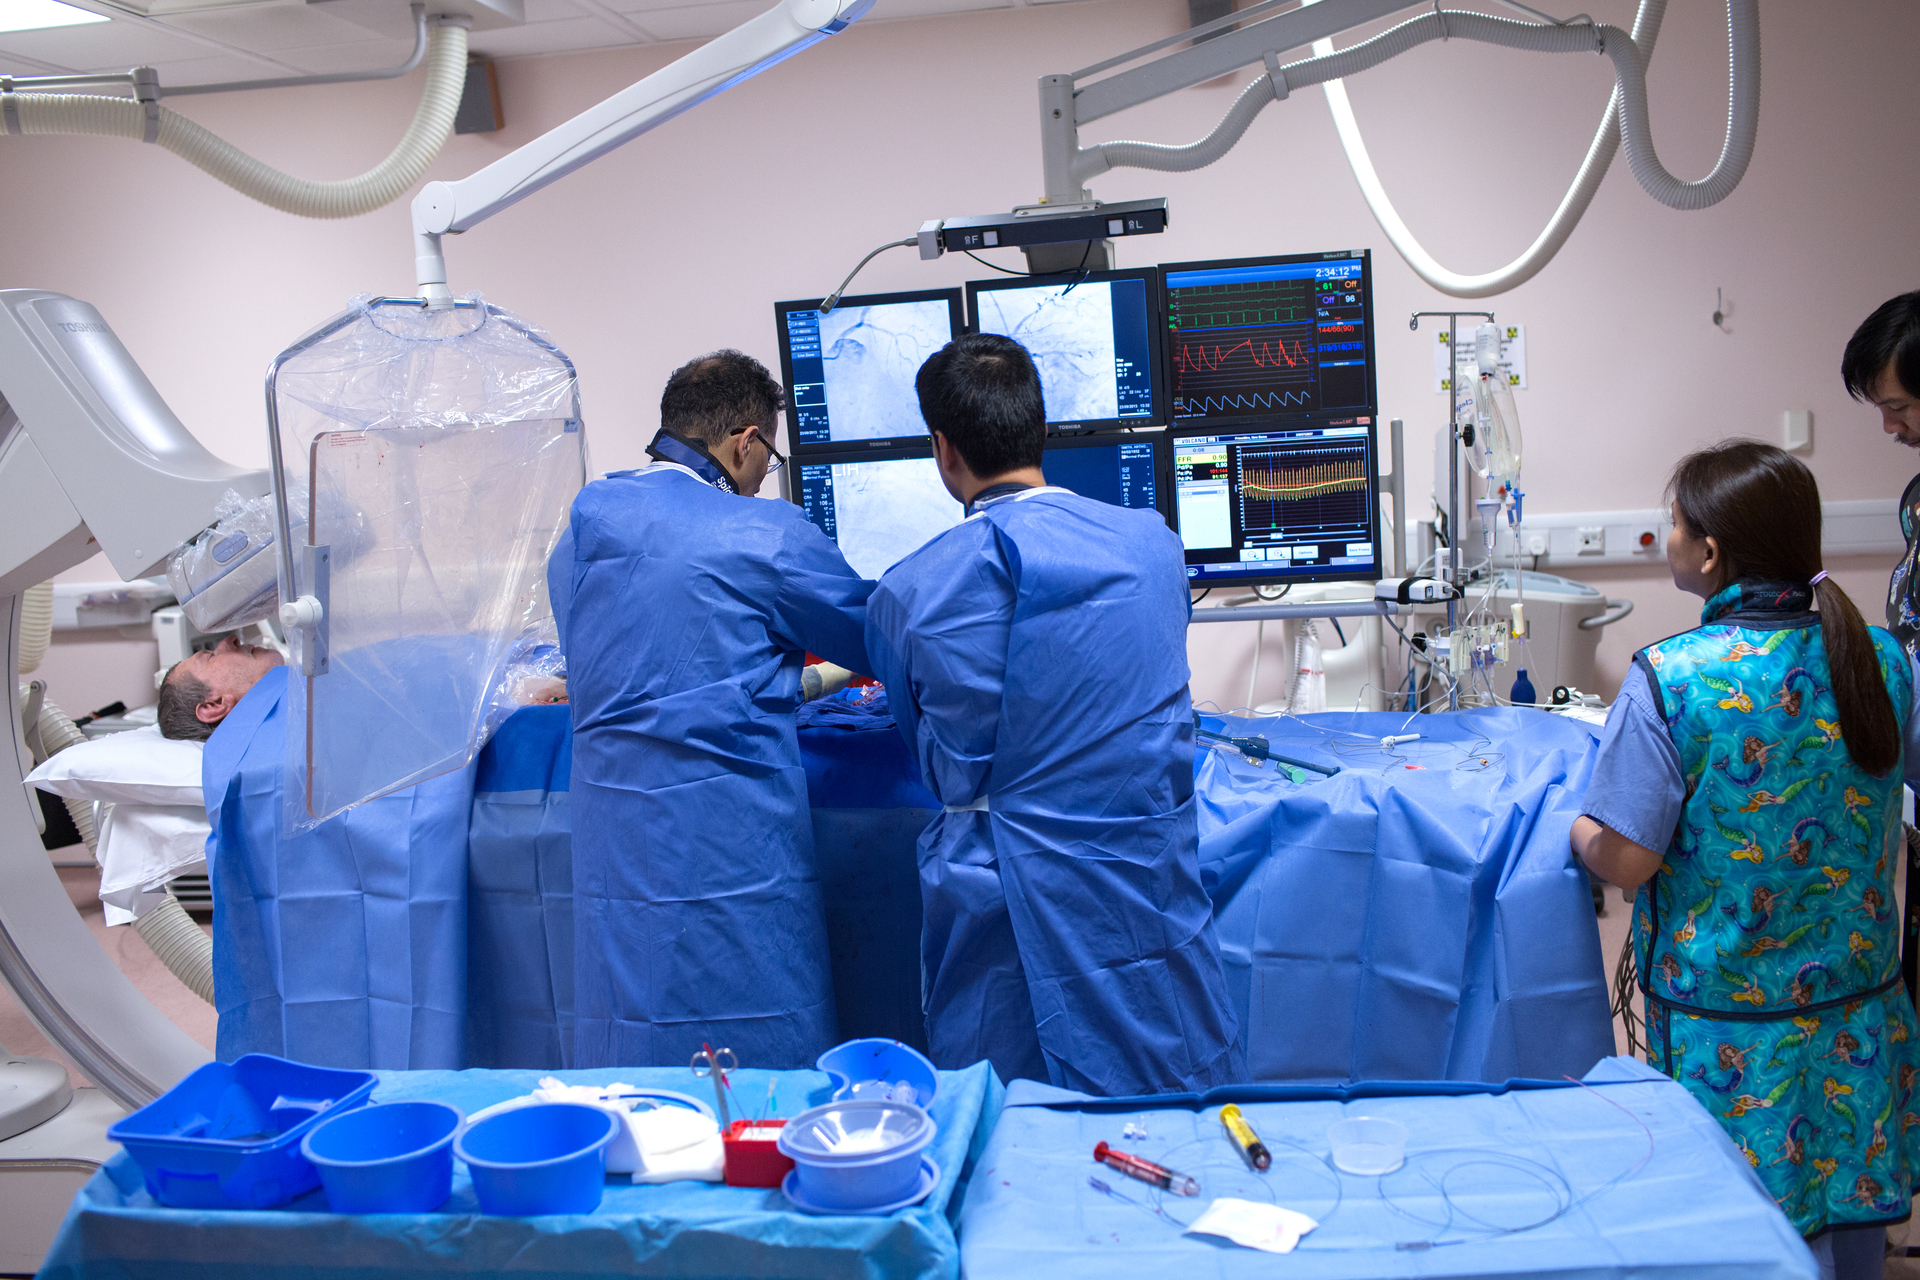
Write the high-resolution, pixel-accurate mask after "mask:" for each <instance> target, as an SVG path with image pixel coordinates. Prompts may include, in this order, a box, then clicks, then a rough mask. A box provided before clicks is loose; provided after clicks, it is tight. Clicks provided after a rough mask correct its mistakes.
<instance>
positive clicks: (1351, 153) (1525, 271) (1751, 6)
mask: <svg viewBox="0 0 1920 1280" xmlns="http://www.w3.org/2000/svg"><path fill="white" fill-rule="evenodd" d="M1663 7H1664V6H1663V3H1662V0H1653V3H1650V4H1643V5H1642V7H1641V10H1640V13H1639V15H1638V17H1637V18H1636V20H1635V22H1634V28H1635V32H1636V34H1637V35H1639V36H1643V37H1645V38H1646V39H1647V41H1648V44H1649V45H1651V43H1652V41H1653V39H1654V37H1656V36H1657V35H1658V32H1659V25H1660V18H1661V11H1662V9H1663ZM1456 36H1457V37H1460V38H1462V39H1468V40H1478V41H1481V42H1484V43H1488V44H1498V45H1502V46H1505V47H1507V48H1513V49H1524V50H1530V51H1534V52H1540V53H1578V52H1600V53H1604V54H1606V55H1607V57H1608V58H1609V59H1610V60H1611V61H1612V63H1613V69H1614V77H1615V88H1614V95H1613V99H1612V100H1611V101H1610V102H1609V104H1608V113H1607V118H1606V120H1605V121H1604V122H1603V124H1602V127H1601V133H1600V135H1599V136H1597V137H1596V138H1595V139H1594V144H1593V146H1592V147H1590V148H1589V150H1588V153H1587V160H1586V162H1585V163H1584V164H1582V166H1581V170H1580V174H1579V176H1578V177H1576V179H1575V182H1574V186H1573V188H1572V190H1570V191H1569V192H1568V193H1567V197H1566V199H1564V200H1563V201H1562V202H1561V207H1560V209H1559V210H1557V211H1556V213H1555V215H1554V222H1553V223H1550V224H1549V226H1548V228H1547V230H1546V231H1545V232H1543V233H1542V235H1541V237H1540V238H1539V239H1538V240H1536V241H1535V243H1534V245H1533V247H1532V248H1530V249H1529V250H1528V252H1527V253H1526V254H1524V255H1522V257H1521V258H1520V259H1518V260H1516V261H1515V262H1514V263H1512V264H1510V265H1509V266H1508V267H1507V268H1504V269H1503V270H1502V271H1499V272H1493V273H1490V274H1488V275H1486V276H1461V275H1458V274H1457V273H1454V272H1449V271H1447V270H1446V269H1445V268H1443V267H1441V266H1440V265H1439V264H1438V263H1437V262H1435V261H1434V260H1433V259H1432V258H1431V257H1430V256H1429V255H1427V254H1426V253H1425V251H1424V250H1422V249H1421V248H1420V246H1419V244H1418V242H1417V241H1415V240H1414V239H1413V237H1412V234H1411V233H1410V232H1408V231H1407V229H1406V224H1405V223H1404V222H1402V221H1401V220H1400V218H1399V216H1398V214H1397V213H1395V212H1394V211H1393V208H1392V205H1391V203H1390V202H1388V201H1387V200H1386V196H1385V192H1384V191H1383V190H1382V189H1381V187H1380V183H1379V178H1378V176H1377V175H1376V174H1374V172H1373V166H1372V163H1371V161H1370V160H1369V159H1368V158H1367V157H1366V153H1365V148H1364V144H1362V143H1361V142H1360V137H1359V129H1358V126H1357V124H1354V123H1353V116H1352V109H1351V106H1350V105H1347V104H1345V91H1344V86H1340V85H1338V84H1337V83H1336V82H1337V81H1339V80H1341V79H1344V78H1345V77H1346V76H1349V75H1354V74H1357V73H1358V72H1361V71H1365V70H1367V69H1369V68H1371V67H1374V66H1378V65H1379V64H1380V63H1382V62H1385V61H1386V60H1387V59H1389V58H1392V57H1394V56H1396V55H1398V54H1401V53H1405V52H1406V51H1407V50H1409V49H1412V48H1415V47H1417V46H1419V45H1421V44H1425V43H1427V42H1428V41H1430V40H1438V39H1448V38H1452V37H1456ZM1727 41H1728V49H1729V62H1730V73H1729V87H1728V111H1727V129H1726V135H1725V138H1724V140H1723V142H1722V145H1721V150H1720V158H1719V161H1718V163H1716V164H1715V166H1714V168H1713V171H1712V172H1711V173H1709V174H1708V175H1707V176H1706V177H1705V178H1702V179H1701V180H1699V181H1698V182H1687V181H1683V180H1681V179H1679V178H1675V177H1674V176H1673V175H1672V174H1670V173H1668V172H1667V170H1666V168H1665V166H1663V165H1662V164H1661V163H1660V158H1659V155H1658V154H1657V152H1656V151H1655V149H1654V145H1653V136H1652V126H1651V124H1650V122H1649V118H1648V111H1647V85H1646V67H1645V64H1644V61H1643V59H1644V56H1645V55H1644V54H1643V53H1642V52H1641V50H1640V49H1639V47H1638V46H1637V45H1636V44H1635V43H1634V37H1633V36H1629V35H1628V33H1626V32H1624V31H1622V30H1620V28H1618V27H1614V26H1610V25H1606V24H1595V25H1592V26H1588V25H1585V24H1580V25H1568V26H1545V25H1539V24H1533V23H1522V22H1514V21H1512V20H1510V19H1506V18H1494V17H1489V16H1487V15H1485V14H1477V13H1462V12H1455V11H1448V12H1445V13H1428V14H1423V15H1422V16H1420V17H1418V18H1414V19H1412V20H1411V21H1408V22H1404V23H1401V24H1400V25H1399V26H1396V27H1393V28H1391V29H1390V30H1388V31H1385V32H1382V33H1381V34H1380V35H1378V36H1375V37H1374V38H1373V39H1371V40H1367V41H1364V42H1362V43H1361V44H1357V45H1355V46H1354V47H1353V48H1351V49H1347V50H1344V51H1342V52H1340V53H1321V54H1318V55H1317V56H1315V57H1313V58H1309V59H1305V60H1303V61H1300V62H1295V63H1292V64H1289V65H1288V66H1285V67H1283V68H1281V69H1280V72H1281V76H1282V78H1283V79H1284V80H1285V82H1286V87H1287V89H1288V91H1289V92H1291V91H1292V90H1293V89H1297V88H1303V87H1305V86H1307V85H1310V84H1327V86H1328V101H1329V105H1330V106H1332V107H1333V108H1334V114H1335V121H1336V124H1338V125H1340V126H1341V140H1342V142H1343V143H1344V144H1345V145H1346V147H1347V152H1348V158H1349V160H1350V161H1351V162H1352V163H1353V165H1354V172H1355V176H1356V177H1357V178H1359V179H1360V182H1361V189H1362V191H1363V192H1364V193H1365V194H1366V195H1367V201H1368V204H1369V206H1370V207H1371V208H1372V209H1373V212H1374V215H1375V217H1376V218H1379V220H1380V222H1381V226H1382V228H1383V229H1385V230H1386V231H1387V233H1388V236H1389V238H1390V239H1392V240H1393V242H1394V247H1395V248H1396V249H1397V250H1399V251H1400V252H1401V254H1402V255H1403V256H1404V257H1406V258H1407V260H1408V262H1409V264H1410V265H1412V266H1413V267H1414V269H1415V270H1416V271H1418V272H1419V273H1420V275H1421V276H1422V278H1423V279H1425V280H1426V281H1427V282H1428V283H1429V284H1432V285H1433V286H1434V287H1435V288H1438V289H1440V290H1442V291H1443V292H1447V293H1452V294H1455V295H1456V296H1462V297H1482V296H1485V295H1486V294H1489V293H1497V292H1499V291H1500V290H1502V289H1507V288H1511V287H1512V286H1513V285H1516V284H1518V283H1520V282H1521V281H1522V280H1524V279H1527V278H1528V277H1530V276H1531V275H1533V274H1534V272H1536V271H1538V270H1539V269H1540V267H1541V266H1544V265H1545V263H1546V262H1547V261H1548V260H1549V259H1550V258H1551V257H1552V256H1553V253H1554V251H1556V250H1557V249H1558V248H1559V247H1560V244H1561V243H1563V242H1564V241H1565V239H1566V236H1567V234H1568V233H1570V232H1571V231H1572V229H1573V225H1574V223H1576V222H1577V221H1578V220H1579V216H1580V214H1581V213H1583V212H1584V211H1585V209H1586V204H1587V202H1588V201H1589V200H1591V199H1592V194H1593V190H1594V189H1595V188H1597V187H1598V185H1599V182H1600V179H1601V177H1603V176H1604V175H1605V172H1606V166H1607V164H1608V163H1609V162H1610V161H1611V159H1612V156H1611V148H1610V147H1609V146H1608V145H1607V136H1608V134H1609V132H1610V131H1611V129H1612V128H1613V126H1614V116H1615V111H1616V108H1617V111H1618V115H1619V119H1620V122H1621V129H1622V133H1623V134H1624V140H1625V142H1626V147H1627V163H1628V165H1629V167H1631V168H1632V170H1633V174H1634V177H1635V178H1636V179H1637V180H1638V181H1639V183H1640V185H1641V187H1642V188H1643V189H1644V190H1645V191H1646V192H1647V194H1649V195H1651V196H1652V197H1653V198H1654V199H1656V200H1658V201H1660V203H1662V204H1664V205H1667V206H1668V207H1670V208H1674V209H1704V208H1707V207H1709V206H1711V205H1714V204H1717V203H1719V202H1720V201H1721V200H1723V199H1725V198H1726V197H1727V195H1728V194H1729V193H1730V192H1731V191H1732V190H1733V189H1734V187H1735V186H1737V185H1738V184H1739V182H1740V179H1741V178H1742V177H1743V176H1744V175H1745V173H1746V168H1747V164H1748V162H1749V161H1750V160H1751V159H1752V157H1753V144H1754V138H1755V135H1756V133H1757V131H1758V127H1759V109H1760V16H1759V8H1758V4H1757V0H1727ZM1319 47H1325V46H1324V45H1323V46H1319ZM1276 88H1277V86H1276V85H1275V84H1274V82H1273V79H1272V77H1271V76H1270V75H1263V76H1261V77H1260V78H1259V79H1257V80H1255V81H1254V82H1253V83H1252V84H1250V85H1248V86H1247V88H1246V90H1245V91H1243V92H1242V93H1241V95H1240V97H1239V98H1238V99H1236V100H1235V102H1234V104H1233V106H1232V107H1231V108H1229V109H1228V111H1227V114H1226V116H1225V117H1224V118H1222V120H1221V122H1220V124H1219V125H1218V126H1216V127H1215V129H1214V130H1213V132H1212V133H1210V134H1208V135H1207V136H1206V137H1205V138H1202V139H1201V140H1200V141H1198V142H1195V143H1193V144H1191V145H1189V146H1184V147H1169V146H1162V145H1159V144H1156V143H1147V142H1109V143H1104V144H1102V145H1099V146H1096V147H1090V148H1087V149H1086V150H1084V151H1082V152H1081V153H1080V154H1079V155H1078V156H1076V157H1075V159H1074V162H1073V167H1072V176H1073V179H1074V181H1075V182H1085V181H1086V180H1087V179H1089V178H1091V177H1094V176H1095V175H1097V174H1101V173H1104V172H1106V171H1107V170H1108V169H1110V168H1115V167H1122V166H1124V167H1130V168H1140V169H1158V170H1162V171H1167V172H1182V171H1186V170H1191V169H1198V168H1202V167H1204V166H1206V165H1209V164H1212V163H1213V162H1214V161H1215V160H1218V159H1219V158H1220V157H1221V156H1223V155H1225V154H1226V153H1227V151H1228V150H1229V149H1231V148H1232V146H1233V144H1234V143H1236V142H1238V141H1239V140H1240V137H1241V135H1242V134H1244V133H1245V132H1246V129H1247V127H1248V125H1250V124H1251V123H1252V122H1253V118H1254V117H1255V116H1256V115H1258V114H1259V112H1260V111H1261V109H1262V108H1264V107H1265V106H1266V104H1267V103H1268V102H1270V101H1273V100H1274V99H1275V94H1276ZM1336 89H1337V90H1338V92H1337V93H1336V92H1335V91H1336ZM1343 105H1344V106H1345V110H1344V112H1343V111H1342V110H1341V108H1342V106H1343ZM1556 224H1558V225H1556Z"/></svg>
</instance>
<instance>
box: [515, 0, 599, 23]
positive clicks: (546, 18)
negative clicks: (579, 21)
mask: <svg viewBox="0 0 1920 1280" xmlns="http://www.w3.org/2000/svg"><path fill="white" fill-rule="evenodd" d="M526 5H527V22H528V23H529V24H532V23H536V22H555V21H558V20H559V19H561V18H579V17H585V16H589V13H588V10H586V9H585V8H582V7H581V6H580V5H578V4H575V3H574V0H526Z"/></svg>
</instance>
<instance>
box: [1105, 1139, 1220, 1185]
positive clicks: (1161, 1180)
mask: <svg viewBox="0 0 1920 1280" xmlns="http://www.w3.org/2000/svg"><path fill="white" fill-rule="evenodd" d="M1093 1158H1094V1159H1095V1160H1098V1161H1099V1162H1100V1163H1101V1164H1104V1165H1106V1166H1108V1167H1109V1168H1113V1169H1118V1170H1119V1171H1120V1172H1121V1173H1124V1174H1126V1175H1127V1176H1128V1177H1129V1178H1137V1179H1139V1180H1140V1181H1141V1182H1145V1183H1148V1184H1149V1185H1152V1186H1156V1187H1159V1188H1160V1189H1161V1190H1162V1191H1171V1192H1173V1194H1175V1195H1177V1196H1197V1195H1199V1194H1200V1184H1199V1183H1198V1182H1196V1181H1194V1180H1193V1179H1192V1178H1190V1177H1188V1176H1187V1175H1186V1174H1184V1173H1175V1172H1174V1171H1173V1170H1172V1169H1169V1168H1167V1167H1166V1166H1165V1165H1159V1164H1155V1163H1154V1162H1153V1161H1151V1160H1145V1159H1142V1158H1141V1157H1139V1156H1134V1155H1128V1154H1127V1153H1126V1152H1124V1151H1115V1150H1114V1149H1113V1148H1112V1147H1109V1146H1108V1145H1107V1144H1106V1143H1104V1142H1103V1143H1101V1144H1100V1145H1099V1146H1097V1147H1095V1148H1094V1149H1093Z"/></svg>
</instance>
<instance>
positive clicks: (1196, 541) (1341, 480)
mask: <svg viewBox="0 0 1920 1280" xmlns="http://www.w3.org/2000/svg"><path fill="white" fill-rule="evenodd" d="M1374 425H1375V424H1374V419H1373V418H1372V416H1371V415H1358V416H1353V417H1334V418H1327V417H1320V418H1316V419H1307V420H1302V419H1294V420H1292V421H1290V422H1286V423H1274V424H1271V425H1268V426H1264V427H1259V426H1256V427H1252V428H1249V429H1242V430H1238V431H1220V432H1204V433H1195V434H1180V435H1176V436H1174V437H1173V440H1172V452H1173V506H1174V526H1175V528H1176V529H1177V530H1178V531H1179V534H1180V541H1181V542H1182V543H1183V544H1184V545H1185V547H1186V551H1187V579H1188V581H1189V582H1190V583H1191V584H1192V585H1193V586H1196V587H1206V586H1216V585H1225V584H1233V585H1244V586H1253V585H1256V584H1259V583H1269V582H1280V583H1284V582H1338V581H1362V580H1370V579H1377V578H1379V577H1380V572H1381V569H1380V554H1379V552H1380V502H1379V498H1380V486H1379V476H1380V470H1379V465H1378V462H1377V460H1376V459H1377V457H1378V454H1377V450H1376V447H1375V438H1374Z"/></svg>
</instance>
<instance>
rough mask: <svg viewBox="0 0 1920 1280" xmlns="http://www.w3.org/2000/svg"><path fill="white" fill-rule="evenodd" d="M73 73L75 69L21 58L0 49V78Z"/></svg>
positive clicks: (55, 63) (54, 63)
mask: <svg viewBox="0 0 1920 1280" xmlns="http://www.w3.org/2000/svg"><path fill="white" fill-rule="evenodd" d="M74 72H75V68H73V67H68V66H63V65H61V64H60V63H57V62H41V61H39V60H37V59H34V58H22V57H20V56H18V55H17V54H14V53H13V52H11V51H10V50H6V49H0V76H70V75H73V74H74Z"/></svg>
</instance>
